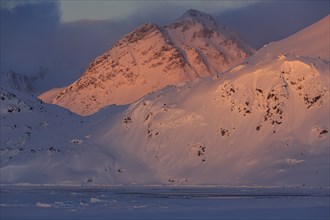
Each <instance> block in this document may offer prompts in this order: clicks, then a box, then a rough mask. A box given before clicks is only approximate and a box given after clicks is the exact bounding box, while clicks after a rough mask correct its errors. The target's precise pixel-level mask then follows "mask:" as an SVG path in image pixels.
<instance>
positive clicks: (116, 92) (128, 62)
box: [40, 10, 253, 115]
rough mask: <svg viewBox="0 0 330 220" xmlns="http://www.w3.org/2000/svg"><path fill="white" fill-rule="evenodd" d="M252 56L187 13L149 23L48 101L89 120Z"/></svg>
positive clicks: (203, 17)
mask: <svg viewBox="0 0 330 220" xmlns="http://www.w3.org/2000/svg"><path fill="white" fill-rule="evenodd" d="M252 53H253V50H251V48H250V47H249V46H248V45H246V44H243V43H242V41H241V40H240V39H239V38H238V37H237V36H236V35H234V34H232V33H229V32H226V31H224V30H222V29H219V28H217V25H216V22H215V21H214V19H213V18H212V17H211V16H210V15H207V14H205V13H203V12H200V11H197V10H188V11H187V12H186V13H185V14H184V15H182V16H181V18H180V19H179V20H176V21H175V22H174V23H172V24H170V25H167V26H164V27H160V26H158V25H156V24H153V23H146V24H143V25H141V26H140V27H138V28H137V29H135V30H134V31H132V32H130V33H129V34H127V35H125V36H124V37H123V38H122V39H120V40H119V41H118V42H117V43H116V44H115V45H114V46H113V47H112V48H111V49H110V50H108V51H107V52H105V53H104V54H103V55H101V56H99V57H97V58H96V59H95V60H94V61H92V62H91V64H90V65H89V67H88V69H87V70H86V71H85V73H84V74H83V76H82V77H81V78H80V79H79V80H77V81H76V82H74V83H73V84H71V85H70V86H68V87H66V88H65V89H64V90H63V91H61V92H60V93H59V94H58V95H57V96H56V97H55V98H54V99H52V100H44V101H45V102H51V103H53V104H57V105H60V106H62V107H64V108H68V109H70V110H71V111H73V112H75V113H78V114H80V115H90V114H93V113H95V112H97V111H98V110H100V109H101V108H103V107H105V106H108V105H111V104H120V105H122V104H129V103H131V102H133V101H136V100H137V99H139V98H141V97H143V96H144V95H146V94H148V93H150V92H154V91H156V90H159V89H162V88H164V87H166V86H168V85H175V84H178V83H181V82H187V81H191V80H194V79H196V78H199V77H208V76H215V75H216V74H219V73H221V72H223V71H225V70H227V69H229V68H231V67H233V66H235V65H236V64H238V63H240V62H242V61H243V60H244V59H245V58H246V57H248V56H249V55H251V54H252ZM43 97H54V96H53V94H52V95H51V96H49V95H42V96H40V98H43Z"/></svg>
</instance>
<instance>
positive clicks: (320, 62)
mask: <svg viewBox="0 0 330 220" xmlns="http://www.w3.org/2000/svg"><path fill="white" fill-rule="evenodd" d="M328 27H329V17H326V18H324V19H323V20H321V21H319V22H317V23H315V24H314V25H312V26H310V27H308V28H306V29H304V30H303V31H301V32H298V33H297V34H295V35H293V36H291V37H289V38H287V39H285V40H282V41H279V42H275V43H272V44H270V45H269V46H266V47H264V48H263V49H261V50H260V51H258V52H257V53H256V54H255V55H254V56H252V57H250V58H248V59H247V60H246V61H245V62H244V63H242V64H240V65H238V66H236V67H234V68H232V69H231V70H229V71H227V72H226V73H224V74H221V75H219V76H218V78H217V79H211V78H204V79H196V80H194V81H192V82H190V83H182V84H181V85H178V86H169V87H166V88H165V89H163V90H160V91H158V92H155V93H152V94H150V95H147V96H145V97H144V98H142V99H140V100H138V101H137V102H135V103H133V104H131V105H129V106H123V107H114V106H112V107H107V108H105V109H103V110H102V111H100V112H98V113H97V114H95V115H93V116H90V117H85V118H82V119H80V118H79V117H78V116H75V115H73V116H72V117H73V118H75V119H72V120H73V121H72V122H70V120H68V119H70V118H71V116H70V117H69V116H63V115H62V114H61V115H60V114H59V115H58V117H59V118H58V119H57V120H58V121H57V120H55V122H56V123H59V121H61V120H63V117H65V118H66V119H65V121H66V123H65V125H61V127H56V128H55V127H54V128H53V130H49V131H48V133H47V132H46V131H45V133H40V135H39V133H38V134H36V139H35V140H34V141H33V140H32V138H31V140H26V141H25V142H24V143H17V141H18V140H20V139H19V138H20V136H19V135H16V136H15V135H14V134H16V133H15V132H14V131H16V130H17V129H21V130H22V126H23V125H22V124H23V123H25V122H24V120H23V119H22V120H21V121H18V122H15V123H17V126H19V128H17V127H13V128H12V127H10V126H13V123H12V120H14V119H15V118H16V117H18V115H20V114H27V113H22V112H17V111H16V112H13V113H10V114H9V113H4V114H3V112H2V117H5V118H2V121H3V123H1V129H4V131H3V130H1V134H5V135H6V137H7V136H8V137H9V138H10V139H11V140H8V141H7V142H3V140H2V139H1V147H2V148H1V150H2V151H1V182H2V183H22V182H26V183H49V184H118V183H123V184H132V183H136V184H222V185H255V184H258V185H266V186H269V185H301V186H303V185H311V186H329V153H330V152H329V56H328V54H329V38H328V36H329V29H328ZM314 30H320V31H318V32H317V33H319V34H317V33H314V32H313V31H314ZM310 32H313V37H311V33H310ZM297 45H298V46H297ZM317 45H324V46H320V47H319V49H318V50H317V51H315V50H314V49H313V48H314V46H317ZM297 47H298V48H297ZM7 101H8V100H7ZM2 111H4V110H2ZM115 113H116V114H115ZM29 114H31V115H32V114H35V115H37V113H29ZM52 114H54V113H52ZM63 114H64V113H63ZM14 115H17V116H14ZM26 117H28V116H26ZM38 117H39V118H42V116H40V114H39V113H38ZM47 117H53V118H54V117H55V116H53V115H52V116H51V115H49V116H47ZM68 117H69V118H68ZM76 118H79V119H77V120H78V122H79V123H77V122H75V121H74V120H76ZM80 120H83V123H80ZM55 122H54V123H55ZM49 124H50V123H49ZM44 129H45V128H39V127H36V128H34V127H33V131H31V132H35V131H39V130H40V131H43V130H44ZM22 131H23V130H22ZM24 131H25V130H24ZM50 131H51V132H52V134H51V135H50V134H49V132H50ZM65 131H66V132H67V133H66V134H65V135H62V134H61V133H60V132H62V133H65ZM4 132H7V133H4ZM22 134H23V133H20V135H22ZM24 134H25V133H24ZM50 138H52V141H51V140H49V139H50ZM44 139H47V140H46V141H48V142H47V145H45V146H47V147H46V148H45V149H46V150H44V151H40V152H35V153H31V152H30V148H32V147H33V149H35V150H36V149H38V148H37V147H39V146H41V144H39V145H37V143H42V142H41V140H44ZM13 143H17V144H16V145H14V144H13ZM50 144H52V145H51V146H54V148H55V150H53V149H51V148H49V147H50ZM19 148H23V149H24V150H20V149H19ZM58 148H59V149H60V151H57V149H58ZM23 158H24V159H23Z"/></svg>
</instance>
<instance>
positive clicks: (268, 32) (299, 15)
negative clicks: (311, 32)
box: [215, 0, 330, 48]
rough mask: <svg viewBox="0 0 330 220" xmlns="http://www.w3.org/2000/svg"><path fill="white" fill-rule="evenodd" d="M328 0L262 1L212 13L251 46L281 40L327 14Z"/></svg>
mask: <svg viewBox="0 0 330 220" xmlns="http://www.w3.org/2000/svg"><path fill="white" fill-rule="evenodd" d="M329 4H330V3H329V1H327V0H326V1H323V0H321V1H318V0H315V1H299V0H295V1H289V0H287V1H263V2H260V3H258V4H254V5H250V6H248V7H246V8H241V9H237V10H233V11H230V12H224V13H220V14H218V15H215V18H216V19H217V20H218V21H219V22H221V23H222V24H225V25H228V26H229V27H231V28H233V29H234V30H236V31H237V32H238V33H240V35H241V36H243V38H245V40H246V41H247V42H249V43H250V44H251V45H252V46H253V47H255V48H260V47H262V46H263V45H264V44H267V43H269V42H272V41H277V40H281V39H283V38H285V37H287V36H290V35H292V34H294V33H295V32H297V31H299V30H301V29H302V28H304V27H307V26H308V25H311V24H313V23H314V22H316V21H318V20H319V19H321V18H323V17H325V16H326V15H327V14H329V7H330V5H329Z"/></svg>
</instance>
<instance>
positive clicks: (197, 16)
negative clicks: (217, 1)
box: [178, 9, 216, 24]
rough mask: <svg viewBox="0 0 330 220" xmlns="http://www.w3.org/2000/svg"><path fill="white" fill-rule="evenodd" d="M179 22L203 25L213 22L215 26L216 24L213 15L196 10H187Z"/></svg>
mask: <svg viewBox="0 0 330 220" xmlns="http://www.w3.org/2000/svg"><path fill="white" fill-rule="evenodd" d="M178 20H194V21H197V22H202V23H206V22H211V23H213V24H215V23H216V21H215V20H214V18H213V17H212V16H211V15H209V14H206V13H204V12H201V11H198V10H196V9H189V10H187V11H186V12H185V13H184V14H183V15H182V16H181V17H180V18H179V19H178Z"/></svg>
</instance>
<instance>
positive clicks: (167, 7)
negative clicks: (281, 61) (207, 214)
mask: <svg viewBox="0 0 330 220" xmlns="http://www.w3.org/2000/svg"><path fill="white" fill-rule="evenodd" d="M0 3H1V4H0V6H1V7H0V10H1V15H0V16H1V32H0V43H1V51H0V52H1V54H0V55H1V57H0V61H1V62H0V64H1V76H3V74H5V73H6V72H8V71H10V70H13V71H15V72H18V73H20V74H24V75H34V74H36V73H37V72H38V71H39V70H40V68H42V69H46V70H47V72H48V73H47V74H48V77H47V79H48V81H45V82H44V83H43V85H42V86H41V85H39V86H41V87H42V88H41V90H47V89H50V88H52V87H59V86H65V85H67V84H69V83H71V82H72V81H74V80H76V79H77V78H78V77H79V76H80V75H81V74H82V73H83V71H84V69H85V68H86V67H87V66H88V64H89V63H90V62H91V61H92V60H93V59H94V58H96V57H97V56H99V55H101V54H102V53H104V52H105V51H107V50H108V49H110V48H111V46H112V45H113V44H114V43H115V42H116V41H117V40H119V39H120V37H122V36H123V35H125V34H127V33H128V32H130V31H132V30H134V29H135V28H137V27H138V26H139V25H142V24H143V23H146V22H153V23H156V24H158V25H165V24H168V23H171V22H173V21H175V20H176V19H177V18H178V17H180V15H182V14H183V13H184V12H185V11H186V10H188V9H191V8H193V9H197V10H201V11H204V12H206V13H209V14H211V15H212V16H213V17H214V18H215V19H216V20H217V21H218V23H220V24H223V25H226V26H228V27H230V28H231V29H233V30H234V31H236V32H237V33H238V34H239V35H240V36H241V37H242V38H243V39H245V40H246V41H247V42H248V43H249V44H250V45H252V46H253V47H255V48H257V49H258V48H260V47H262V46H263V45H264V44H267V43H269V42H272V41H276V40H280V39H283V38H285V37H287V36H289V35H291V34H293V33H295V32H297V31H298V30H300V29H302V28H304V27H306V26H308V25H310V24H312V23H314V22H316V21H317V20H319V19H321V18H323V17H324V16H326V15H327V14H329V4H330V3H329V1H327V0H310V1H308V0H303V1H299V0H293V1H290V0H278V1H270V0H263V1H246V0H245V1H214V0H212V1H196V0H195V1H174V0H173V1H171V0H170V1H152V0H148V1H134V0H131V1H125V0H122V1H105V0H94V1H88V0H82V1H80V0H63V1H55V0H49V1H48V0H43V1H41V0H20V1H13V0H9V1H8V0H1V1H0Z"/></svg>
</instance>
